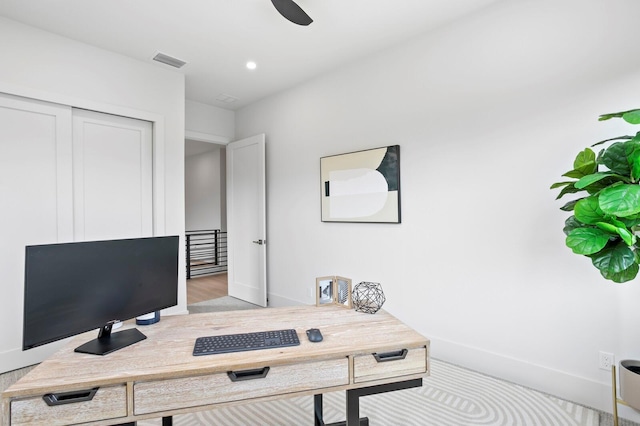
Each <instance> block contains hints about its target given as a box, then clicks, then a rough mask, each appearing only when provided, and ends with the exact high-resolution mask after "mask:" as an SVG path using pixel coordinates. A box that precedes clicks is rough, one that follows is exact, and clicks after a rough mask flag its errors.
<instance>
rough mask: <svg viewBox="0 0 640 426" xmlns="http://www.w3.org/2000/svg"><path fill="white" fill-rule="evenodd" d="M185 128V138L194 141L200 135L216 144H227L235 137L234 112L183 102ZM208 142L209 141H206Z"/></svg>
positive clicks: (198, 103) (193, 102) (192, 102)
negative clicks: (211, 139)
mask: <svg viewBox="0 0 640 426" xmlns="http://www.w3.org/2000/svg"><path fill="white" fill-rule="evenodd" d="M185 114H186V117H185V126H186V130H187V137H190V138H194V139H195V140H202V138H198V137H197V136H198V135H200V136H202V137H203V138H204V139H207V137H208V138H212V137H213V139H215V142H217V143H227V142H230V141H232V140H233V138H234V136H235V112H233V111H229V110H226V109H222V108H218V107H216V106H212V105H205V104H203V103H200V102H195V101H190V100H187V101H186V102H185ZM207 141H209V140H207Z"/></svg>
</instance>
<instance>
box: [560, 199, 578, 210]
mask: <svg viewBox="0 0 640 426" xmlns="http://www.w3.org/2000/svg"><path fill="white" fill-rule="evenodd" d="M580 200H582V198H580V199H578V200H571V201H569V202H568V203H567V204H565V205H564V206H562V207H560V210H562V211H564V212H572V211H573V209H574V208H575V206H576V204H578V201H580Z"/></svg>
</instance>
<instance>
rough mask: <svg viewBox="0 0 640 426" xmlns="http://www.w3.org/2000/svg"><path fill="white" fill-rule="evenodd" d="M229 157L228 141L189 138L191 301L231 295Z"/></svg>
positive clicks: (187, 202)
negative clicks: (227, 222)
mask: <svg viewBox="0 0 640 426" xmlns="http://www.w3.org/2000/svg"><path fill="white" fill-rule="evenodd" d="M225 160H226V151H225V145H220V144H216V143H210V142H203V141H196V140H190V139H187V140H185V227H186V233H187V235H189V234H191V235H192V236H191V238H192V239H193V241H190V240H188V241H187V242H186V243H187V246H188V247H187V251H188V259H189V265H187V266H188V267H189V266H190V267H191V270H192V272H193V273H192V274H191V275H190V274H189V269H187V305H191V304H194V303H199V302H204V301H207V300H212V299H217V298H220V297H224V296H227V295H228V285H227V273H226V230H227V229H226V227H227V224H226V167H225V163H226V161H225ZM220 235H223V236H225V237H224V238H220V237H219V236H220ZM214 239H215V240H216V241H219V242H217V243H215V244H214V243H213V241H214ZM220 241H221V242H220ZM221 244H222V245H221ZM191 250H193V256H189V252H190V251H191Z"/></svg>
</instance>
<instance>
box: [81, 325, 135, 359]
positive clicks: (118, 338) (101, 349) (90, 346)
mask: <svg viewBox="0 0 640 426" xmlns="http://www.w3.org/2000/svg"><path fill="white" fill-rule="evenodd" d="M116 322H117V321H111V322H109V323H107V324H106V325H104V326H103V327H102V328H101V329H100V332H99V333H98V337H97V338H95V339H93V340H90V341H88V342H87V343H85V344H83V345H80V346H78V347H77V348H76V349H75V352H82V353H85V354H92V355H106V354H109V353H111V352H115V351H117V350H118V349H122V348H124V347H127V346H129V345H133V344H134V343H138V342H140V341H141V340H144V339H146V338H147V336H145V335H144V334H142V333H141V332H140V331H139V330H138V329H137V328H131V329H128V330H122V331H119V332H117V333H111V327H113V324H115V323H116Z"/></svg>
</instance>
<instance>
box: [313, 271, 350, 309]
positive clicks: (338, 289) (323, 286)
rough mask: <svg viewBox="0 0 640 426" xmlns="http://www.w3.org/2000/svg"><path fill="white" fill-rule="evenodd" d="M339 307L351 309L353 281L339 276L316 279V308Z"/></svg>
mask: <svg viewBox="0 0 640 426" xmlns="http://www.w3.org/2000/svg"><path fill="white" fill-rule="evenodd" d="M329 305H338V306H342V307H345V308H348V309H351V306H352V305H351V279H350V278H345V277H340V276H337V275H334V276H330V277H319V278H316V306H329Z"/></svg>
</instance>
